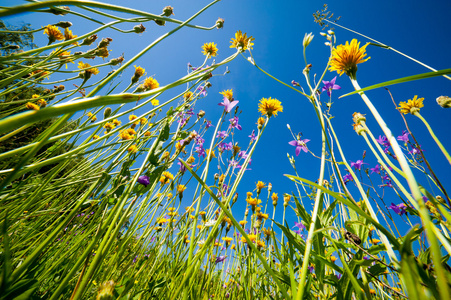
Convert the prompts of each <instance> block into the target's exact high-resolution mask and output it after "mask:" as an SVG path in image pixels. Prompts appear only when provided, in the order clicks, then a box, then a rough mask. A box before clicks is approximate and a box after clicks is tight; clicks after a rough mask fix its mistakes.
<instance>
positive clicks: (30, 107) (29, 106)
mask: <svg viewBox="0 0 451 300" xmlns="http://www.w3.org/2000/svg"><path fill="white" fill-rule="evenodd" d="M25 107H26V108H27V109H32V110H39V106H38V105H36V104H34V103H31V102H28V103H27V104H25Z"/></svg>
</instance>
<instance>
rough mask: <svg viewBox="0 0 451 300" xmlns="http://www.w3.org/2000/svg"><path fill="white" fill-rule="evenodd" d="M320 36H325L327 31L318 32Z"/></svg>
mask: <svg viewBox="0 0 451 300" xmlns="http://www.w3.org/2000/svg"><path fill="white" fill-rule="evenodd" d="M319 34H320V35H321V36H326V35H327V33H325V32H320V33H319Z"/></svg>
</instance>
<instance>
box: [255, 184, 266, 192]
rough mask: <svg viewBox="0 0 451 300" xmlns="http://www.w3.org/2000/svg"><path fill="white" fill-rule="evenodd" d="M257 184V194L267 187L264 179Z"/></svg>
mask: <svg viewBox="0 0 451 300" xmlns="http://www.w3.org/2000/svg"><path fill="white" fill-rule="evenodd" d="M255 186H256V187H257V194H260V192H261V190H262V189H264V188H265V187H266V186H265V183H264V182H262V181H258V182H257V184H256V185H255Z"/></svg>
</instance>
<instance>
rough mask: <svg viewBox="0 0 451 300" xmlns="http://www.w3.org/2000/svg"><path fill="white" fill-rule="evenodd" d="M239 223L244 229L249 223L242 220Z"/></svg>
mask: <svg viewBox="0 0 451 300" xmlns="http://www.w3.org/2000/svg"><path fill="white" fill-rule="evenodd" d="M238 223H240V225H241V226H243V227H244V225H246V223H247V221H245V220H242V221H239V222H238Z"/></svg>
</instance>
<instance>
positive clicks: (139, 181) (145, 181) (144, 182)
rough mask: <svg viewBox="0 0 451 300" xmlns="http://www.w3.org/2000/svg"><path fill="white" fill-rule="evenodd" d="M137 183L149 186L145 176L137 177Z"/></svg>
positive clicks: (147, 178)
mask: <svg viewBox="0 0 451 300" xmlns="http://www.w3.org/2000/svg"><path fill="white" fill-rule="evenodd" d="M138 183H141V184H142V185H144V186H147V185H149V184H150V181H149V177H147V176H146V175H141V176H139V177H138Z"/></svg>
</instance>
